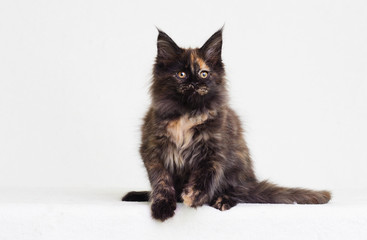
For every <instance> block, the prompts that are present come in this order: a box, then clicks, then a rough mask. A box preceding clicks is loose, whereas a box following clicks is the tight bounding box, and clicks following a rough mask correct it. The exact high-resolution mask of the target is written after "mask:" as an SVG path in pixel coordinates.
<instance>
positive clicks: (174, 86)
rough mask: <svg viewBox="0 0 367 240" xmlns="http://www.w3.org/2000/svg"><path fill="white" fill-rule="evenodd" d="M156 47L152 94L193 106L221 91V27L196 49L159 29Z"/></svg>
mask: <svg viewBox="0 0 367 240" xmlns="http://www.w3.org/2000/svg"><path fill="white" fill-rule="evenodd" d="M157 48H158V51H157V58H156V63H155V65H154V77H153V84H152V94H153V98H154V97H156V98H160V99H162V98H165V99H168V98H170V99H172V100H176V101H181V102H182V104H189V105H193V106H195V105H199V104H205V102H208V101H211V100H212V99H213V98H215V97H216V96H219V95H221V91H224V84H225V83H224V67H223V63H222V58H221V50H222V29H221V30H219V31H217V32H216V33H215V34H214V35H213V36H212V37H211V38H209V40H208V41H207V42H206V43H205V44H204V45H203V46H202V47H201V48H195V49H191V48H189V49H183V48H180V47H178V46H177V45H176V43H175V42H174V41H173V40H172V39H171V38H170V37H169V36H168V35H167V34H165V33H164V32H162V31H159V35H158V41H157Z"/></svg>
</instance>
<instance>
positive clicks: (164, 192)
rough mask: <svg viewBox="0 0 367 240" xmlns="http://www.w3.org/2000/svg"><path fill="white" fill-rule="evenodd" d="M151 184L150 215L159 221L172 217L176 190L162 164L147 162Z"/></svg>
mask: <svg viewBox="0 0 367 240" xmlns="http://www.w3.org/2000/svg"><path fill="white" fill-rule="evenodd" d="M147 169H148V175H149V179H150V182H151V185H152V193H151V196H150V200H151V210H152V217H153V218H155V219H158V220H161V221H165V220H166V219H167V218H170V217H172V216H173V215H174V214H175V209H176V192H175V189H174V187H173V181H172V177H171V175H170V174H169V173H168V172H167V170H166V169H165V168H164V167H163V165H162V164H157V163H151V164H147Z"/></svg>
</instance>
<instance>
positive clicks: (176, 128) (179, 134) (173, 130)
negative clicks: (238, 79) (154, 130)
mask: <svg viewBox="0 0 367 240" xmlns="http://www.w3.org/2000/svg"><path fill="white" fill-rule="evenodd" d="M207 119H208V114H200V115H196V116H192V117H190V116H189V115H188V114H186V115H183V116H181V117H180V118H178V119H175V120H171V121H169V122H168V124H167V127H166V131H167V135H168V136H169V138H170V140H171V141H172V142H173V143H174V144H175V145H176V146H177V148H186V147H187V146H188V145H190V142H191V141H192V138H193V135H194V127H195V126H198V125H200V124H203V123H204V122H205V121H206V120H207Z"/></svg>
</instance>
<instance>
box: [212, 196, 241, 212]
mask: <svg viewBox="0 0 367 240" xmlns="http://www.w3.org/2000/svg"><path fill="white" fill-rule="evenodd" d="M236 205H237V202H236V201H235V200H234V199H233V198H231V197H230V196H228V195H224V194H223V195H220V196H218V197H216V198H214V199H213V200H212V201H211V202H210V206H212V207H213V208H216V209H218V210H220V211H226V210H228V209H230V208H232V207H234V206H236Z"/></svg>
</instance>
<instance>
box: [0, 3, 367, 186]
mask: <svg viewBox="0 0 367 240" xmlns="http://www.w3.org/2000/svg"><path fill="white" fill-rule="evenodd" d="M224 23H225V30H224V46H223V59H224V62H225V64H226V70H227V76H228V81H229V88H230V96H231V105H232V106H233V108H234V109H235V110H236V111H237V113H238V114H239V115H240V116H241V119H242V120H243V121H244V125H245V128H246V130H247V134H246V137H247V141H248V144H249V147H250V150H251V153H252V156H253V159H254V163H255V168H256V171H257V173H258V176H259V178H260V179H265V178H268V179H270V180H272V181H273V182H276V183H279V184H282V185H286V186H302V187H310V188H326V189H331V190H332V189H336V188H353V189H354V188H367V180H366V169H367V150H366V143H367V137H366V136H367V124H366V123H367V70H366V69H367V44H366V43H367V2H366V1H362V0H361V1H350V0H345V1H340V0H338V1H333V0H330V1H325V0H309V1H292V0H289V1H271V0H269V1H223V2H218V1H180V2H174V1H159V2H158V1H118V0H114V1H113V0H111V1H90V0H76V1H25V0H24V1H1V2H0V186H1V187H30V188H34V187H36V188H38V187H46V188H49V187H52V188H68V187H79V188H121V189H148V188H149V183H148V180H147V176H146V172H145V169H144V167H143V164H142V161H141V159H140V157H139V154H138V147H139V141H140V130H139V129H140V125H141V123H142V120H141V119H142V117H143V115H144V113H145V111H146V109H147V108H148V106H149V101H150V100H149V96H148V87H149V80H150V77H151V69H152V63H153V61H154V57H155V53H156V37H157V30H156V29H155V26H158V27H159V28H161V29H162V30H164V31H166V32H167V33H168V34H169V35H170V36H171V37H172V38H173V39H174V40H175V41H176V42H177V43H178V44H179V45H180V46H183V47H188V46H192V47H199V46H201V45H202V44H203V43H204V42H205V40H206V39H207V38H209V37H210V35H211V34H213V33H214V32H215V31H216V30H217V29H219V28H220V27H221V26H222V25H223V24H224Z"/></svg>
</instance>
